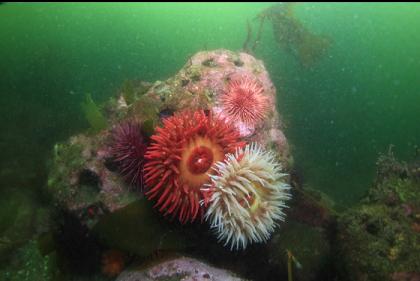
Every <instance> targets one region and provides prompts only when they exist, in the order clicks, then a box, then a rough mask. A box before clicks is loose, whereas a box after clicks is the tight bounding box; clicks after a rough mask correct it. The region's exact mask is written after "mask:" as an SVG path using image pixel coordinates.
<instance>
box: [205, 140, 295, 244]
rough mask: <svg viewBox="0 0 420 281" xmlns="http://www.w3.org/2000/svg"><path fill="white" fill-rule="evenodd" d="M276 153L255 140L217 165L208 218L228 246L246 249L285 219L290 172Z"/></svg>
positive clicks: (265, 239)
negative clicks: (278, 159)
mask: <svg viewBox="0 0 420 281" xmlns="http://www.w3.org/2000/svg"><path fill="white" fill-rule="evenodd" d="M281 169H282V167H281V164H280V163H279V162H277V161H276V160H275V155H274V154H273V153H271V152H267V151H264V150H263V149H262V147H261V146H259V145H257V144H255V143H253V144H251V145H247V146H246V147H245V148H243V149H238V150H237V151H236V153H235V154H229V155H228V156H227V157H226V160H225V161H223V162H218V163H216V164H215V165H214V166H213V170H214V172H215V173H213V174H212V175H210V177H211V183H210V184H208V185H207V186H206V187H205V188H204V191H206V192H209V191H211V196H210V199H209V203H208V205H209V206H208V209H207V211H206V214H205V219H206V220H207V221H209V222H210V226H211V228H212V229H213V230H215V232H216V233H217V235H218V239H219V241H224V242H225V246H226V245H228V244H230V248H231V250H232V249H234V248H236V249H240V248H242V249H245V248H246V247H247V245H248V244H251V243H253V242H265V241H267V240H268V239H269V238H270V236H271V234H272V233H273V232H274V229H275V226H276V225H277V221H283V220H284V217H285V214H284V213H283V208H285V207H286V205H285V201H286V200H288V199H289V198H290V193H289V189H290V186H289V185H288V184H287V183H285V180H284V177H285V175H286V174H284V173H282V172H281Z"/></svg>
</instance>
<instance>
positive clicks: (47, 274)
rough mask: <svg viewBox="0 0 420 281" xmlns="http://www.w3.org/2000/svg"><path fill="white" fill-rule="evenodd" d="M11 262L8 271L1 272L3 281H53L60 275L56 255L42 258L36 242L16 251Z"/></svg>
mask: <svg viewBox="0 0 420 281" xmlns="http://www.w3.org/2000/svg"><path fill="white" fill-rule="evenodd" d="M9 262H10V263H9V265H8V266H7V268H6V269H4V270H0V279H1V280H4V281H53V280H57V277H58V274H59V272H58V269H57V267H56V260H55V257H54V255H48V256H42V255H41V253H40V252H39V249H38V246H37V243H36V242H35V241H34V240H30V241H29V242H27V243H26V244H25V245H24V246H23V247H21V248H19V249H17V250H16V249H15V251H14V254H13V256H12V257H11V259H10V261H9Z"/></svg>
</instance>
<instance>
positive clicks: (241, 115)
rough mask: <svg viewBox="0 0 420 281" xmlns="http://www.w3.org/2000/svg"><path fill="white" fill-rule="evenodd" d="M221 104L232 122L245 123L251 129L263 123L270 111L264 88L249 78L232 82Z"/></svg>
mask: <svg viewBox="0 0 420 281" xmlns="http://www.w3.org/2000/svg"><path fill="white" fill-rule="evenodd" d="M220 103H221V105H222V108H223V111H224V113H225V114H226V116H228V117H229V119H230V120H231V121H233V122H243V123H244V124H245V125H246V126H250V127H255V125H256V124H258V123H259V122H261V121H262V120H263V119H264V117H265V116H266V114H267V111H268V109H269V101H268V97H267V96H266V95H264V87H263V86H262V85H261V84H259V83H258V82H257V81H255V80H253V79H250V78H249V77H243V78H242V79H238V80H233V81H230V82H229V84H228V85H227V87H226V89H225V90H224V92H223V94H222V96H221V97H220Z"/></svg>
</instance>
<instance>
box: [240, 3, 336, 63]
mask: <svg viewBox="0 0 420 281" xmlns="http://www.w3.org/2000/svg"><path fill="white" fill-rule="evenodd" d="M296 4H297V3H293V2H287V3H279V4H275V5H273V6H270V7H268V8H266V9H264V10H263V11H262V12H261V13H259V14H258V15H257V17H256V20H258V21H259V28H258V32H257V36H256V39H255V40H254V43H253V45H252V47H251V48H249V45H250V44H251V41H253V40H252V39H251V33H252V30H251V25H250V24H249V22H248V24H247V30H248V35H247V38H246V40H245V42H244V44H243V49H244V50H245V51H247V52H255V49H256V47H257V46H258V44H259V43H260V42H261V34H262V31H263V26H264V23H265V21H266V20H268V21H271V24H272V27H273V34H274V39H275V40H276V42H277V43H278V45H279V47H280V48H282V49H283V50H285V51H286V52H287V53H289V54H290V55H292V56H294V57H295V58H296V60H297V61H298V62H299V63H300V65H301V66H303V67H304V68H309V67H311V66H313V65H314V63H315V62H317V61H318V60H319V59H320V58H321V57H323V56H324V55H325V53H326V51H327V50H328V49H329V47H330V45H331V39H330V38H329V37H327V36H324V35H319V34H315V33H314V32H312V31H311V30H310V29H309V28H308V27H307V26H305V25H304V24H303V22H302V21H300V20H299V19H298V18H297V17H296V15H295V11H294V7H295V5H296Z"/></svg>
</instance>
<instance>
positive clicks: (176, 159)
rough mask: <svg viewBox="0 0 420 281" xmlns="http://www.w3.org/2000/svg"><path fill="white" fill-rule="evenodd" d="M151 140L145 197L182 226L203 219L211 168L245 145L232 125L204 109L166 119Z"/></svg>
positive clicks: (145, 175) (146, 166)
mask: <svg viewBox="0 0 420 281" xmlns="http://www.w3.org/2000/svg"><path fill="white" fill-rule="evenodd" d="M151 140H152V144H151V145H150V146H149V147H148V149H147V152H146V154H145V158H146V159H147V160H148V162H147V163H146V164H145V168H144V171H145V174H144V177H145V183H146V188H147V190H146V193H145V194H146V196H147V197H148V199H157V202H156V204H155V207H159V211H160V212H163V213H164V215H169V214H171V215H172V217H175V216H177V217H178V219H179V221H180V222H181V223H186V222H187V221H191V222H192V221H194V220H195V219H196V218H197V217H202V215H203V209H202V206H200V203H199V202H200V201H201V200H202V199H203V196H204V194H203V192H202V191H201V187H202V186H203V185H204V184H206V183H209V182H210V176H209V173H211V172H212V170H211V169H210V168H211V166H212V165H213V164H214V163H216V162H218V161H222V160H223V159H224V158H225V154H227V153H233V152H234V151H235V150H236V149H237V148H238V147H242V146H243V145H244V143H243V142H241V141H240V140H239V133H238V132H237V131H236V130H235V129H234V128H233V127H232V126H231V125H230V124H228V123H226V122H225V121H224V120H223V119H219V118H215V117H214V116H213V115H212V114H209V115H206V114H205V113H204V111H202V110H199V111H195V112H192V111H182V112H178V113H175V114H174V115H173V116H170V117H167V118H165V119H164V120H163V127H160V128H157V129H156V132H155V134H154V135H153V136H152V137H151Z"/></svg>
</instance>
